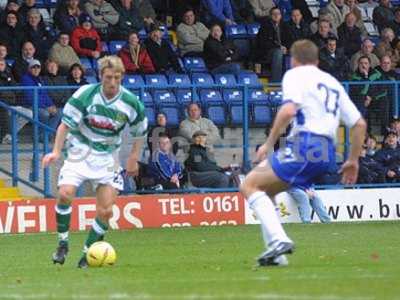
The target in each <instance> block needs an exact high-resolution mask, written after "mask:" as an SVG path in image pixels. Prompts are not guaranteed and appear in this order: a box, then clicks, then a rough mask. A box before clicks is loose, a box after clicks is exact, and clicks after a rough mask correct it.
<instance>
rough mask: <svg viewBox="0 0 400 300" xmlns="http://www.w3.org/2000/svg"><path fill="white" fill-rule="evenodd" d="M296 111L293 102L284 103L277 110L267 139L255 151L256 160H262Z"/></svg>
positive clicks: (272, 147)
mask: <svg viewBox="0 0 400 300" xmlns="http://www.w3.org/2000/svg"><path fill="white" fill-rule="evenodd" d="M296 113H297V106H296V104H294V103H291V102H289V103H286V104H284V105H283V106H282V107H281V108H280V109H279V111H278V113H277V115H276V118H275V121H274V124H273V126H272V129H271V131H270V133H269V135H268V138H267V141H266V142H265V143H264V144H263V145H262V146H261V147H260V148H259V149H258V151H257V158H256V159H257V162H261V161H262V160H264V159H265V158H266V156H267V154H268V152H270V151H272V150H273V149H274V145H275V144H276V142H277V141H278V139H279V137H280V136H281V135H282V133H283V132H285V131H286V128H287V127H288V125H289V124H290V122H291V121H292V119H293V118H294V116H295V115H296Z"/></svg>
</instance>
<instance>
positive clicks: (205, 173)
mask: <svg viewBox="0 0 400 300" xmlns="http://www.w3.org/2000/svg"><path fill="white" fill-rule="evenodd" d="M192 140H193V143H192V144H191V145H190V149H189V156H188V158H187V159H186V160H185V168H186V170H187V172H188V176H189V178H190V182H191V183H192V184H193V185H194V186H195V187H205V188H227V187H229V186H230V178H229V176H228V175H226V174H225V173H224V169H223V168H222V167H220V166H218V165H217V163H216V161H215V159H214V158H213V156H212V154H211V152H210V151H209V150H208V148H207V147H206V144H207V132H205V131H203V130H197V131H196V132H195V133H193V136H192Z"/></svg>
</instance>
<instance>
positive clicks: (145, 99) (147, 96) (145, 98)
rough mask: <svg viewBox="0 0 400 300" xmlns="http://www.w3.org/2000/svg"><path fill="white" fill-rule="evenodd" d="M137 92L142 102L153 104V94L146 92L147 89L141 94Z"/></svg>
mask: <svg viewBox="0 0 400 300" xmlns="http://www.w3.org/2000/svg"><path fill="white" fill-rule="evenodd" d="M138 94H139V98H140V100H141V101H142V102H143V103H144V105H146V106H147V105H153V103H154V101H153V96H152V95H151V94H150V93H149V92H148V91H144V92H143V94H142V95H140V93H138Z"/></svg>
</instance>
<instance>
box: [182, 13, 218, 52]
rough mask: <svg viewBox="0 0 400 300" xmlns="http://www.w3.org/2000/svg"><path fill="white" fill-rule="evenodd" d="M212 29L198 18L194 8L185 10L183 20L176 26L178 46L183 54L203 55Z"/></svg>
mask: <svg viewBox="0 0 400 300" xmlns="http://www.w3.org/2000/svg"><path fill="white" fill-rule="evenodd" d="M209 34H210V31H209V30H208V28H207V27H206V26H205V25H204V24H203V23H201V22H198V21H197V20H196V16H195V14H194V11H193V9H192V8H188V9H187V10H185V12H184V14H183V18H182V22H181V23H180V24H179V25H178V27H177V28H176V35H177V38H178V47H179V49H180V51H181V55H183V56H203V49H204V41H205V40H206V39H207V37H208V35H209Z"/></svg>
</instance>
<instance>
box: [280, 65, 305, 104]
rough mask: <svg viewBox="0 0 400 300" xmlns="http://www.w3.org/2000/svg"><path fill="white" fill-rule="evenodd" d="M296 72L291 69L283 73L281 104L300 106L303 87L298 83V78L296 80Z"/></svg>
mask: <svg viewBox="0 0 400 300" xmlns="http://www.w3.org/2000/svg"><path fill="white" fill-rule="evenodd" d="M295 71H296V70H295V69H292V70H289V71H287V72H286V73H285V75H284V76H283V79H282V93H283V99H282V100H283V103H286V102H294V103H296V104H302V102H303V99H302V98H303V97H302V90H303V85H302V84H301V83H299V80H300V78H296V72H295Z"/></svg>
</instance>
